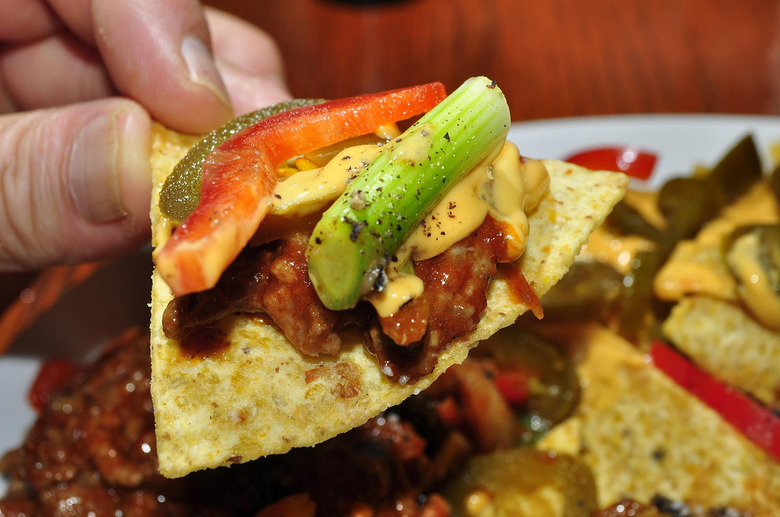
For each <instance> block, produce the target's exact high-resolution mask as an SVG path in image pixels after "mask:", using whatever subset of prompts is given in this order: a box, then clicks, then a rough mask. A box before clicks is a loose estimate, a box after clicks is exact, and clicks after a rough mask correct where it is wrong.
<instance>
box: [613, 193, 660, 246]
mask: <svg viewBox="0 0 780 517" xmlns="http://www.w3.org/2000/svg"><path fill="white" fill-rule="evenodd" d="M606 222H607V225H608V226H609V227H610V228H612V229H613V230H615V231H617V232H618V233H619V234H621V235H639V236H641V237H645V238H647V239H650V240H651V241H660V240H661V239H662V238H663V232H661V230H659V229H658V228H656V227H655V226H653V225H652V224H650V223H648V222H647V221H646V220H645V218H644V217H642V214H640V213H639V211H638V210H637V209H636V208H634V207H633V206H631V205H629V204H628V203H626V202H625V201H620V202H619V203H618V204H617V205H615V207H614V208H613V209H612V212H610V214H609V215H608V216H607V221H606Z"/></svg>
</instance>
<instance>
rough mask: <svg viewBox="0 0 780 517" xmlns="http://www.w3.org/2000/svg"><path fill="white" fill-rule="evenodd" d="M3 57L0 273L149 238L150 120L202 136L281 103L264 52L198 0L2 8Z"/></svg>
mask: <svg viewBox="0 0 780 517" xmlns="http://www.w3.org/2000/svg"><path fill="white" fill-rule="evenodd" d="M207 22H208V23H207ZM209 30H210V31H211V33H210V36H211V42H210V38H209ZM212 45H213V46H212ZM0 49H2V52H1V53H0V74H1V76H0V77H2V82H1V83H0V113H1V114H2V115H0V271H18V270H25V269H36V268H39V267H43V266H47V265H51V264H58V263H73V262H78V261H84V260H95V259H103V258H108V257H111V256H115V255H118V254H121V253H123V252H127V251H130V250H133V249H136V248H137V247H138V246H140V245H142V244H143V243H144V242H145V240H146V239H148V238H149V199H150V189H151V179H150V170H149V146H150V119H155V120H158V121H160V122H162V123H163V124H165V125H167V126H169V127H171V128H173V129H176V130H179V131H182V132H186V133H203V132H206V131H208V130H209V129H212V128H213V127H216V126H218V125H220V124H222V123H224V122H225V121H227V120H228V119H229V118H230V117H231V116H232V115H233V111H234V110H235V113H236V114H241V113H244V112H247V111H251V110H252V109H257V108H259V107H262V106H265V105H268V104H271V103H274V102H279V101H282V100H285V99H288V98H289V94H288V93H287V91H286V87H285V85H284V81H283V79H282V65H281V59H280V56H279V53H278V51H277V49H276V47H275V45H274V43H273V41H272V40H271V39H270V38H269V37H268V36H267V35H266V34H264V33H262V32H261V31H259V30H258V29H257V28H255V27H253V26H251V25H249V24H247V23H245V22H243V21H241V20H239V19H237V18H235V17H233V16H230V15H228V14H226V13H222V12H219V11H216V10H208V9H207V10H205V13H204V10H203V9H202V8H201V6H200V5H199V3H198V2H197V1H196V0H165V1H161V0H133V1H125V0H92V1H88V0H0ZM231 106H232V107H231Z"/></svg>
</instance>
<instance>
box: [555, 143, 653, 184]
mask: <svg viewBox="0 0 780 517" xmlns="http://www.w3.org/2000/svg"><path fill="white" fill-rule="evenodd" d="M656 160H657V157H656V155H655V154H653V153H650V152H648V151H643V150H641V149H637V148H636V147H599V148H595V149H587V150H585V151H581V152H578V153H575V154H572V155H571V156H569V157H568V158H564V161H567V162H569V163H573V164H575V165H580V166H582V167H586V168H588V169H592V170H605V171H617V172H624V173H626V174H628V175H629V176H631V177H632V178H637V179H640V180H646V179H648V178H649V177H650V176H651V175H652V174H653V169H654V168H655V162H656Z"/></svg>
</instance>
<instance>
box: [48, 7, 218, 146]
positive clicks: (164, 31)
mask: <svg viewBox="0 0 780 517" xmlns="http://www.w3.org/2000/svg"><path fill="white" fill-rule="evenodd" d="M50 2H51V4H52V6H53V8H54V10H55V11H56V12H57V13H58V14H59V16H60V17H61V18H62V19H63V20H65V22H66V23H67V24H68V26H69V27H71V29H72V30H74V32H76V33H77V34H79V35H80V36H81V37H82V38H83V39H85V40H87V41H89V40H92V41H94V44H95V46H96V47H97V48H98V50H99V52H100V54H101V57H102V59H103V61H104V63H105V66H106V69H107V70H108V72H109V75H110V76H111V79H112V81H113V83H114V85H115V86H116V88H117V90H118V91H119V92H120V93H121V94H123V95H125V96H127V97H130V98H132V99H134V100H136V101H137V102H139V103H140V104H141V105H142V106H144V107H145V108H146V109H147V111H149V113H150V114H151V115H152V117H154V118H155V119H157V120H159V121H160V122H162V123H163V124H166V125H167V126H169V127H171V128H173V129H177V130H179V131H183V132H187V133H204V132H206V131H208V130H210V129H213V128H214V127H216V126H218V125H220V124H222V123H224V122H225V121H226V120H228V119H229V118H230V117H231V116H232V114H233V110H232V107H231V105H230V101H229V99H228V95H227V92H226V89H225V86H224V84H223V81H222V78H221V76H220V74H219V72H218V71H217V68H216V66H215V64H214V59H213V56H212V54H211V43H210V35H209V29H208V26H207V24H206V20H205V18H204V14H203V9H202V8H201V6H200V4H199V3H198V2H197V1H195V0H167V1H165V2H160V1H159V0H133V1H116V0H94V1H93V2H91V5H90V2H84V1H75V2H73V1H68V0H50ZM90 31H91V34H90Z"/></svg>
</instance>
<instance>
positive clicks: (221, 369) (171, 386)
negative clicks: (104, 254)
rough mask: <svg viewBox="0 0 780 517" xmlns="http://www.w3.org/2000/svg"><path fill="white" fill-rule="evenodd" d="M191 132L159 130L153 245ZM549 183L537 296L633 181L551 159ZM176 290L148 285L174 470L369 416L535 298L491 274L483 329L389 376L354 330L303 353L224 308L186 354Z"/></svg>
mask: <svg viewBox="0 0 780 517" xmlns="http://www.w3.org/2000/svg"><path fill="white" fill-rule="evenodd" d="M190 144H191V140H188V139H186V138H182V137H180V136H178V135H175V134H173V133H171V132H169V131H166V130H163V129H160V128H158V130H157V132H156V134H155V138H154V142H153V160H152V167H153V184H154V186H155V188H154V194H153V200H152V224H153V241H152V242H153V245H154V246H155V248H159V247H160V246H161V245H162V244H163V243H164V242H165V240H166V239H167V238H168V237H169V235H170V232H171V231H172V225H171V224H170V223H169V222H167V221H166V220H165V218H164V217H162V216H161V214H160V212H159V210H158V206H157V203H158V198H159V190H160V188H161V186H162V184H163V182H164V179H165V177H166V176H167V175H168V174H169V173H170V171H171V169H172V167H173V165H174V164H175V163H176V161H177V160H178V159H179V158H180V157H181V156H183V155H184V153H185V152H186V149H187V147H188V145H190ZM545 165H546V166H547V167H548V170H549V171H550V176H551V191H550V193H549V194H548V195H547V196H546V198H545V199H544V200H543V201H542V203H541V205H540V206H539V208H538V209H537V211H536V212H535V213H534V214H533V215H532V216H531V217H530V218H529V220H530V226H531V236H530V238H529V243H528V248H527V250H526V252H525V255H524V256H523V258H522V259H521V261H520V262H519V266H520V268H521V270H522V271H523V273H524V274H525V276H526V278H527V279H528V281H529V284H530V285H531V287H532V288H533V289H534V291H535V292H536V294H537V295H538V296H541V295H542V294H544V293H546V292H547V291H548V290H549V289H550V287H552V285H553V284H555V282H557V281H558V280H559V279H560V278H561V276H562V275H563V274H564V273H565V272H566V271H567V269H568V268H569V266H570V265H571V263H572V261H573V260H574V256H575V255H576V254H577V252H578V251H579V249H580V247H581V245H582V244H583V242H584V241H585V240H586V239H587V237H588V235H589V234H590V232H591V231H592V230H593V228H595V227H596V226H597V225H599V224H601V222H602V221H603V220H604V218H605V217H606V215H607V213H608V212H609V211H610V210H611V209H612V207H613V206H614V205H615V203H617V202H618V200H620V198H621V197H622V196H623V193H624V191H625V188H626V184H627V179H626V177H625V176H623V175H622V174H615V173H610V172H591V171H587V170H585V169H581V168H578V167H575V166H572V165H568V164H565V163H562V162H545ZM171 298H172V294H171V291H170V289H169V288H168V286H167V285H166V284H165V282H164V281H163V280H162V279H161V278H160V277H159V276H158V274H157V273H156V272H155V274H154V277H153V287H152V324H151V331H152V350H151V353H152V397H153V400H154V408H155V420H156V426H157V450H158V456H159V465H160V471H161V472H162V474H163V475H165V476H168V477H179V476H183V475H185V474H187V473H189V472H192V471H195V470H199V469H203V468H210V467H218V466H221V465H229V464H231V463H239V462H245V461H249V460H252V459H255V458H258V457H260V456H265V455H269V454H278V453H284V452H287V451H288V450H290V449H291V448H292V447H302V446H311V445H315V444H317V443H320V442H322V441H324V440H327V439H328V438H331V437H333V436H335V435H337V434H340V433H343V432H345V431H347V430H349V429H352V428H354V427H356V426H358V425H361V424H363V423H365V422H366V421H367V420H368V419H369V418H371V417H373V416H375V415H376V414H378V413H379V412H381V411H383V410H385V409H386V408H388V407H390V406H393V405H396V404H398V403H400V402H401V401H403V400H404V399H406V398H407V397H409V396H411V395H413V394H414V393H417V392H419V391H421V390H423V389H425V388H426V387H428V386H429V385H430V384H431V382H433V381H434V380H435V379H436V378H437V377H438V376H439V375H441V373H442V372H444V371H445V370H446V369H447V368H448V367H449V366H451V365H453V364H456V363H461V362H462V361H463V360H464V359H465V358H466V355H467V354H468V351H469V349H470V348H472V347H473V346H474V345H475V344H476V343H477V342H478V341H480V340H482V339H485V338H487V337H488V336H490V335H492V334H493V333H495V332H496V331H497V330H498V329H500V328H502V327H505V326H507V325H509V324H511V323H512V322H513V321H515V319H516V318H517V316H518V315H520V314H521V313H523V312H525V311H526V310H527V307H525V306H523V305H519V304H518V303H516V302H515V301H514V300H513V297H512V296H511V295H510V291H509V289H508V286H507V285H506V284H505V283H504V282H502V281H500V280H495V281H493V282H492V285H491V288H490V291H489V295H488V308H487V309H486V310H485V312H484V313H483V315H482V320H481V321H480V323H479V325H478V327H477V329H476V330H475V331H474V332H472V333H471V334H469V335H467V336H463V337H462V338H460V339H458V340H457V341H455V342H453V343H452V344H451V346H450V347H449V348H448V349H447V350H446V351H445V352H444V353H443V354H442V355H441V356H440V360H439V363H438V365H437V367H436V369H435V371H434V372H433V373H431V374H430V375H428V376H426V377H424V378H422V379H420V380H419V381H417V382H416V383H414V384H410V385H403V386H402V385H400V384H397V383H395V382H392V381H391V380H389V379H388V378H387V377H385V376H384V375H383V374H382V373H381V372H380V368H379V366H378V364H377V362H376V360H375V358H374V356H373V355H371V354H370V353H368V352H367V351H366V350H365V348H364V346H363V344H362V343H361V342H360V341H359V340H358V339H357V337H355V338H352V339H351V340H350V338H349V337H346V338H345V345H344V346H343V348H342V351H341V352H340V353H339V355H338V356H337V357H330V358H329V357H317V358H313V357H307V356H304V355H302V354H301V353H300V352H298V350H296V349H295V348H294V347H293V346H292V345H290V344H289V343H288V342H287V340H286V338H285V337H284V336H283V335H282V333H281V332H280V331H279V330H278V328H277V327H276V326H275V325H273V324H271V323H270V322H269V320H267V319H264V318H263V317H261V316H246V315H240V316H235V317H231V318H227V319H226V320H225V321H224V322H223V325H222V328H223V329H224V331H225V332H226V340H227V345H226V346H225V347H224V348H223V349H221V350H220V351H219V353H218V354H214V355H211V356H209V357H199V358H189V357H187V356H185V355H184V354H183V353H182V351H181V350H180V348H179V346H178V344H177V343H176V342H175V341H172V340H170V339H168V338H167V337H166V336H165V335H164V333H163V330H162V322H161V319H162V313H163V311H164V309H165V307H166V305H167V304H168V302H169V300H171Z"/></svg>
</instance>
